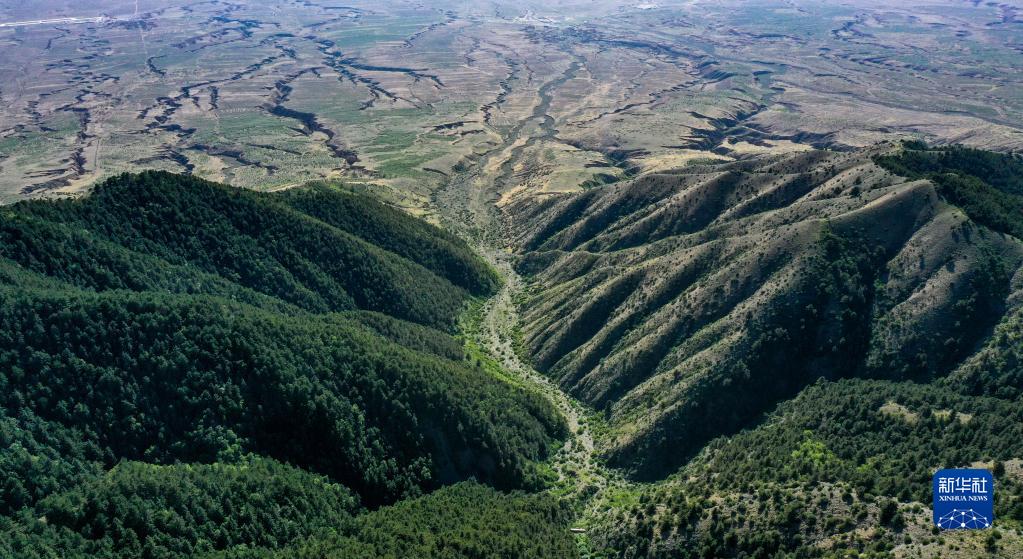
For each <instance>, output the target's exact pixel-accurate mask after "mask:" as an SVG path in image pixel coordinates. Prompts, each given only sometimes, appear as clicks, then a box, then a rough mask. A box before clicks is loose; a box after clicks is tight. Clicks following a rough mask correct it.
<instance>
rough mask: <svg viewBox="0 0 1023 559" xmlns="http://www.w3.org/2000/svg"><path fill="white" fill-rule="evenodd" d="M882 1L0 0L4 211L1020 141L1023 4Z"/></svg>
mask: <svg viewBox="0 0 1023 559" xmlns="http://www.w3.org/2000/svg"><path fill="white" fill-rule="evenodd" d="M552 4H553V5H552ZM887 4H890V3H885V2H871V1H864V0H857V1H856V2H847V3H842V4H838V3H820V2H810V1H808V0H807V1H802V0H787V1H783V0H757V1H753V2H739V1H726V2H710V1H699V0H697V1H686V2H642V3H639V2H626V1H617V0H605V1H599V2H581V1H571V2H558V3H541V2H533V1H522V2H486V3H478V2H474V3H462V2H443V1H442V2H429V3H421V2H411V1H390V2H367V1H361V0H359V1H354V2H346V3H345V4H344V5H337V4H336V3H331V2H325V1H319V2H317V1H312V0H302V1H272V2H254V1H244V0H238V1H225V0H212V1H202V2H195V1H188V0H185V1H181V0H171V1H168V2H162V1H161V2H156V1H153V0H138V1H135V0H131V1H112V2H84V3H83V2H61V1H57V2H46V3H42V4H38V3H33V4H32V5H24V4H23V3H16V2H0V47H2V48H3V52H4V56H3V57H2V59H0V76H2V77H3V78H4V79H2V80H0V199H2V200H5V201H11V200H15V199H19V198H23V197H29V196H43V195H57V194H67V193H75V192H79V191H81V190H82V189H84V188H87V187H88V186H89V185H91V184H93V183H95V182H96V181H97V180H99V179H102V178H104V177H107V176H110V175H113V174H117V173H120V172H122V171H125V170H137V169H139V168H157V169H166V170H172V171H176V172H185V173H192V174H196V175H199V176H202V177H204V178H208V179H212V180H218V181H224V182H227V183H229V184H234V185H238V186H244V187H254V188H264V189H272V188H283V187H288V186H293V185H296V184H300V183H303V182H306V181H309V180H313V179H336V178H344V179H345V180H346V181H348V182H350V183H359V184H367V185H370V184H372V185H373V186H372V187H371V188H372V189H374V190H376V191H377V193H378V194H382V195H384V196H385V197H387V198H389V199H391V200H392V201H393V202H395V203H397V204H399V205H401V206H403V207H406V208H408V209H411V210H413V211H415V212H416V213H421V214H435V213H436V211H437V208H436V204H433V203H431V198H432V197H433V196H434V193H435V192H436V191H437V190H438V188H440V187H442V186H444V185H445V184H446V183H447V182H448V181H449V179H450V177H451V176H452V175H453V174H455V173H458V172H459V171H460V170H462V169H465V168H467V167H469V166H471V165H473V164H474V163H476V162H478V161H479V160H480V159H481V158H482V157H484V156H486V159H487V165H486V167H485V168H483V169H482V171H483V173H484V175H485V178H486V180H485V183H486V184H484V185H483V187H484V188H486V189H487V191H488V192H489V194H490V195H492V196H496V195H508V194H510V193H511V194H518V193H527V194H535V193H557V192H565V191H572V190H578V189H580V188H582V187H587V186H593V185H597V184H604V183H608V182H613V181H616V180H619V179H621V178H623V177H627V176H629V175H631V174H634V173H635V172H637V171H648V170H658V169H667V168H672V167H676V166H678V165H680V164H683V163H684V162H686V161H688V160H691V159H693V158H706V157H716V158H737V157H738V158H741V157H747V156H749V155H751V154H757V153H763V152H790V151H798V150H805V149H808V148H809V147H811V146H814V147H850V146H863V145H869V144H873V143H875V142H876V141H878V140H881V139H885V138H890V137H893V136H904V135H912V136H920V137H924V138H926V139H928V140H931V141H937V142H948V141H955V142H961V143H967V144H973V145H976V146H980V147H987V148H995V149H1000V150H1007V149H1018V148H1020V147H1021V146H1023V132H1021V125H1023V118H1021V115H1023V112H1021V107H1023V94H1021V92H1023V87H1020V85H1021V84H1020V79H1021V74H1020V72H1019V57H1020V53H1021V51H1023V47H1021V46H1020V45H1023V25H1021V23H1020V22H1021V18H1023V16H1020V15H1019V14H1020V12H1019V11H1018V10H1017V9H1016V8H1014V7H1013V5H1012V4H1011V3H1001V4H999V3H987V2H968V1H961V0H937V1H935V2H928V3H926V4H924V3H917V2H910V3H907V5H905V6H903V5H902V4H900V5H899V6H891V5H887ZM368 188H370V187H368Z"/></svg>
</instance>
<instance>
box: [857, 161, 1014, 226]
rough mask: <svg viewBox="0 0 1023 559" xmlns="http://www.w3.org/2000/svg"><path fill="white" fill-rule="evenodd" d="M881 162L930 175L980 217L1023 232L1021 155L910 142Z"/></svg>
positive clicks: (909, 172)
mask: <svg viewBox="0 0 1023 559" xmlns="http://www.w3.org/2000/svg"><path fill="white" fill-rule="evenodd" d="M877 162H878V163H879V164H880V165H881V166H883V167H885V168H886V169H888V170H890V171H891V172H893V173H896V174H898V175H901V176H904V177H907V178H911V179H928V180H930V181H931V182H933V183H934V184H935V185H936V186H937V187H938V189H939V191H940V192H941V195H942V196H944V197H945V198H947V199H948V200H949V201H950V202H951V203H953V204H955V205H957V206H959V207H960V208H962V209H963V211H965V212H966V213H967V215H969V216H970V217H971V218H972V219H974V220H975V221H977V222H978V223H982V224H984V225H987V226H988V227H990V228H992V229H994V230H995V231H1000V232H1002V233H1008V234H1010V235H1014V236H1016V237H1019V238H1023V157H1020V156H1018V155H1014V154H1006V153H995V152H991V151H984V150H979V149H972V148H967V147H963V146H948V147H934V148H928V147H927V146H926V145H925V144H923V143H922V142H906V143H905V144H904V149H903V150H902V151H901V152H900V153H898V154H895V155H887V156H882V157H878V158H877Z"/></svg>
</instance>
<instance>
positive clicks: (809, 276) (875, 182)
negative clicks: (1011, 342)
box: [506, 148, 1023, 479]
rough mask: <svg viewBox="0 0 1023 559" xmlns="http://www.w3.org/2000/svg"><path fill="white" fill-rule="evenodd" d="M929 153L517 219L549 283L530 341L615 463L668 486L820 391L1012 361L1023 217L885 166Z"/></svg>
mask: <svg viewBox="0 0 1023 559" xmlns="http://www.w3.org/2000/svg"><path fill="white" fill-rule="evenodd" d="M914 153H915V152H913V151H909V152H905V151H898V150H896V149H895V148H879V149H876V150H874V151H861V152H854V153H831V152H809V153H804V154H799V155H792V156H786V157H771V158H759V159H753V160H749V161H744V162H736V163H727V164H718V165H692V166H689V167H685V168H682V169H680V170H678V171H675V172H672V173H662V174H653V175H646V176H643V177H641V178H639V179H636V180H634V181H632V182H629V183H623V184H616V185H611V186H606V187H602V188H595V189H591V190H588V191H585V192H583V193H580V194H576V195H570V196H555V197H551V198H548V199H546V200H542V201H539V202H534V201H520V202H518V203H516V204H515V205H513V206H511V207H508V208H506V211H507V212H508V213H509V214H510V216H511V217H512V219H511V220H510V223H512V224H513V225H512V226H513V227H515V228H517V229H516V230H517V231H518V232H519V236H518V239H519V241H518V242H519V245H520V246H521V247H522V250H523V252H524V255H523V259H522V262H521V264H520V268H521V270H522V271H523V272H526V273H527V274H530V275H531V276H532V280H533V290H532V293H533V295H532V297H530V298H529V299H528V300H527V301H526V303H525V305H526V313H525V315H524V316H525V319H526V324H525V327H524V335H525V342H526V344H527V346H528V347H529V349H530V350H531V351H532V353H533V355H534V356H535V359H536V363H537V364H538V365H539V366H540V367H541V368H542V369H544V370H547V371H548V372H549V373H550V374H551V375H553V376H554V377H555V378H557V379H558V380H559V381H560V382H561V384H562V386H564V387H565V388H566V389H568V390H569V391H570V392H571V393H573V394H575V395H577V396H578V397H580V398H581V399H583V400H585V401H587V402H589V403H590V404H592V405H594V406H596V407H598V408H600V409H603V410H606V411H607V413H608V414H609V417H610V419H611V424H612V426H613V429H614V433H613V435H612V437H611V438H610V440H611V441H612V442H611V443H610V445H609V446H608V447H607V448H606V449H605V450H606V454H607V456H608V458H609V459H610V460H611V462H612V463H613V464H616V465H619V466H622V467H625V468H627V469H629V470H631V471H632V472H633V474H634V475H636V476H638V477H641V478H647V479H657V478H660V477H663V476H665V475H667V474H669V473H671V472H673V471H674V470H675V469H676V468H677V467H678V466H680V465H681V464H683V463H684V462H685V461H686V460H687V459H688V457H691V456H692V455H694V454H695V453H696V452H698V451H699V450H700V448H701V447H702V446H703V444H704V443H706V442H707V441H708V440H710V439H711V438H713V437H714V436H716V435H722V434H729V433H734V432H736V431H738V430H739V429H741V428H743V427H744V426H747V425H749V424H750V422H751V421H753V420H755V419H756V418H757V417H758V416H760V414H762V413H764V412H766V411H768V410H770V409H771V408H772V407H773V406H774V405H775V404H776V403H777V402H779V401H782V400H785V399H788V398H791V397H793V396H794V395H796V394H797V393H798V392H799V391H800V390H801V389H802V388H804V387H805V386H807V385H808V384H810V383H812V382H814V381H815V380H816V379H817V378H819V377H824V378H828V379H835V378H841V377H851V376H857V377H872V378H885V379H911V380H916V381H922V382H929V381H932V380H935V379H940V378H942V377H945V376H947V375H949V374H952V373H953V372H955V371H957V370H959V369H960V368H965V369H969V368H970V363H971V359H979V358H980V357H971V356H974V355H982V354H983V352H984V351H988V349H987V346H990V345H991V344H997V343H999V342H998V341H997V340H998V337H992V332H993V330H994V329H995V328H996V326H1000V327H1002V328H1008V327H1010V326H1009V324H1010V323H1011V322H1012V320H1014V319H1013V317H1014V316H1016V315H1017V314H1018V309H1019V306H1020V302H1021V300H1020V298H1021V297H1023V273H1021V272H1020V266H1021V263H1023V242H1021V241H1020V239H1019V238H1017V237H1015V236H1012V235H1011V234H1009V233H1010V231H1008V230H1003V231H993V230H992V229H991V228H989V227H987V226H985V225H984V224H985V223H989V224H991V225H992V226H993V223H992V222H991V219H995V218H989V217H985V216H990V215H1003V213H1004V214H1005V215H1014V216H1016V217H1017V221H1019V222H1023V214H1021V213H1019V212H1018V211H1017V210H1016V209H1015V207H1014V206H1012V205H1011V203H1006V204H1002V205H997V206H996V205H995V204H994V203H989V202H987V201H985V202H983V204H984V205H985V209H983V210H976V209H975V208H974V206H975V205H974V204H973V203H972V202H971V201H960V203H961V205H962V206H963V208H966V209H962V208H960V207H958V206H957V205H954V204H953V203H952V202H953V200H952V199H951V198H952V197H951V196H950V195H949V194H948V189H947V188H946V187H944V186H941V185H940V183H938V184H936V182H935V181H934V180H929V179H930V175H926V177H925V174H924V173H923V172H922V171H920V174H918V175H917V174H914V176H913V177H911V178H903V177H901V176H899V175H895V174H893V173H892V172H890V171H888V170H887V169H886V168H885V167H888V168H893V165H894V163H895V162H896V161H914V160H915V157H916V156H915V155H914ZM962 153H969V152H962ZM875 157H876V158H877V162H875ZM962 159H963V162H962V165H969V164H970V163H969V161H970V160H972V159H971V158H967V157H963V158H962ZM942 160H943V161H945V162H946V164H947V165H953V164H954V163H952V162H951V159H949V158H944V159H942ZM1014 161H1015V160H1014ZM879 163H881V164H884V165H885V167H882V166H880V165H879ZM908 164H909V163H907V165H908ZM962 165H961V166H962ZM998 168H999V169H1005V167H998ZM1008 169H1009V170H1012V169H1017V167H1010V168H1008ZM936 171H937V169H936ZM961 172H962V174H963V175H962V176H966V175H967V174H968V172H969V169H964V170H962V171H961ZM977 172H978V173H979V172H980V171H977ZM956 176H959V175H956ZM970 176H971V177H972V176H973V175H970ZM1020 176H1023V173H1021V174H1020V175H1019V176H1016V177H1000V178H999V179H998V181H994V180H992V179H990V177H989V176H988V175H984V176H983V177H974V178H972V179H969V180H973V181H977V182H978V184H987V183H985V182H984V180H985V179H988V180H992V182H997V184H993V185H991V186H987V187H986V191H994V192H996V193H998V194H999V195H1003V197H1004V198H1005V199H1006V200H1009V201H1010V202H1011V201H1012V200H1018V198H1017V196H1018V195H1017V194H1015V193H1013V192H1012V191H1010V190H1008V189H1005V188H1003V187H1001V186H998V185H1003V184H1015V185H1017V186H1018V184H1019V177H1020ZM957 180H958V179H957ZM961 180H967V179H961ZM1013 181H1015V182H1013ZM996 188H1002V189H1001V190H996ZM962 196H969V194H963V195H962ZM977 205H978V206H979V204H977ZM991 207H995V208H996V209H991ZM1012 212H1016V213H1014V214H1013V213H1012ZM1002 229H1004V228H1002ZM978 351H980V352H981V353H980V354H978ZM1014 367H1015V368H1018V364H1017V365H1010V366H1008V367H1006V368H1007V369H1011V371H1005V372H1004V373H999V374H1000V375H1001V377H1000V378H999V379H993V380H991V382H992V383H996V384H998V385H999V387H998V388H996V387H991V388H990V389H989V390H990V391H997V390H1011V389H1009V388H1002V387H1001V384H1003V381H1006V379H1010V380H1011V379H1013V378H1014V377H1013V375H1017V374H1018V371H1016V369H1015V368H1014ZM957 374H966V373H957Z"/></svg>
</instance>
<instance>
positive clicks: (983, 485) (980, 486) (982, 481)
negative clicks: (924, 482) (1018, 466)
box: [933, 469, 995, 530]
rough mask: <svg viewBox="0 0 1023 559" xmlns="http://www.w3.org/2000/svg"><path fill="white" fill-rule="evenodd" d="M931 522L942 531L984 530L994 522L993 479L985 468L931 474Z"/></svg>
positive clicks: (942, 471) (940, 471) (941, 471)
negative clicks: (932, 513) (932, 486)
mask: <svg viewBox="0 0 1023 559" xmlns="http://www.w3.org/2000/svg"><path fill="white" fill-rule="evenodd" d="M933 484H934V524H935V525H936V526H937V527H938V528H941V529H942V530H983V529H985V528H990V527H991V525H992V524H993V523H994V521H995V478H994V476H993V475H991V472H990V471H988V470H980V469H969V470H939V471H938V473H936V474H934V480H933Z"/></svg>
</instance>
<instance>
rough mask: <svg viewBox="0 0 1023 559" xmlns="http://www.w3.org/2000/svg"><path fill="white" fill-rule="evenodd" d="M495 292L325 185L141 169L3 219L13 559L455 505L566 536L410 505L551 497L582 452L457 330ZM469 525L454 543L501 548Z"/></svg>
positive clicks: (4, 454)
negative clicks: (572, 457) (555, 465)
mask: <svg viewBox="0 0 1023 559" xmlns="http://www.w3.org/2000/svg"><path fill="white" fill-rule="evenodd" d="M497 285H498V279H497V277H496V275H495V274H494V272H493V271H492V270H491V269H490V268H489V267H488V266H487V265H486V264H485V263H484V262H482V261H481V260H480V259H479V258H478V257H476V256H475V255H474V254H473V253H472V251H471V250H470V249H469V248H468V247H467V246H466V245H465V244H464V243H462V242H461V241H459V240H457V239H456V238H454V237H453V236H451V235H450V234H448V233H445V232H443V231H441V230H439V229H437V228H435V227H433V226H431V225H428V224H426V223H424V222H421V221H418V220H416V219H414V218H411V217H408V216H406V215H404V214H403V213H401V212H399V211H397V210H393V209H391V208H389V207H387V206H384V205H382V204H380V203H378V202H375V201H373V200H370V199H368V198H365V197H362V196H357V195H354V194H351V193H346V192H343V191H338V190H336V189H331V188H329V187H325V186H320V187H312V188H309V189H297V190H294V191H290V192H285V193H274V194H267V193H256V192H251V191H243V190H238V189H234V188H230V187H226V186H222V185H218V184H214V183H209V182H206V181H202V180H199V179H195V178H191V177H183V176H178V175H172V174H168V173H162V172H146V173H142V174H138V175H122V176H118V177H115V178H113V179H110V180H108V181H106V182H104V183H103V184H101V185H99V186H97V187H96V188H95V190H94V191H93V192H92V193H91V194H89V195H88V196H86V197H83V198H80V199H75V200H60V201H33V202H24V203H19V204H15V205H13V206H8V207H4V208H2V209H0V324H2V328H0V387H2V390H0V412H2V416H0V473H2V476H0V477H2V479H3V480H4V483H3V486H2V487H0V515H2V516H3V520H0V531H2V532H3V533H4V536H3V537H2V538H0V540H2V541H3V542H4V543H3V544H0V550H2V554H3V555H4V556H14V557H35V556H39V557H46V556H54V555H59V556H65V557H66V556H110V557H136V556H151V557H193V556H197V555H200V554H203V553H212V552H215V551H231V550H237V549H239V548H245V549H248V548H253V549H256V548H259V549H264V550H266V551H271V550H273V549H277V548H281V547H283V546H285V545H291V544H296V545H297V544H298V543H299V542H300V541H304V540H305V539H308V538H310V537H312V536H313V535H334V536H337V537H343V538H349V539H351V540H352V541H360V540H359V538H360V537H364V538H371V536H369V535H365V534H368V533H370V532H372V526H373V523H374V522H385V521H388V520H386V519H387V518H391V517H389V516H388V513H387V512H383V511H386V510H388V509H386V507H385V509H381V511H378V512H373V513H372V514H373V515H374V516H371V517H367V519H363V516H364V515H365V514H366V512H367V510H372V509H377V508H379V507H381V506H385V505H393V504H395V503H398V502H401V503H403V505H402V506H405V507H408V508H410V509H415V508H416V507H429V506H431V505H430V503H432V502H434V501H436V500H444V499H447V501H445V502H452V501H460V500H465V501H474V502H476V501H481V503H480V506H482V503H490V504H491V505H492V506H493V507H496V508H500V507H508V508H509V510H512V509H514V510H519V509H520V508H521V511H520V513H519V514H520V516H521V518H522V521H523V522H524V523H526V524H528V522H529V521H530V520H529V519H531V518H532V516H531V515H533V514H536V515H539V517H538V518H542V522H540V521H536V522H537V523H539V524H543V525H544V526H546V528H545V529H546V530H549V531H550V534H551V537H552V538H554V539H555V540H557V538H559V537H561V538H564V537H567V536H566V535H565V534H566V533H567V531H566V530H565V529H564V526H563V522H566V521H567V520H565V518H566V517H565V515H564V513H563V511H561V509H560V508H559V507H560V505H558V504H557V503H553V502H541V501H543V497H524V496H521V495H519V494H514V493H513V494H505V493H501V492H498V491H494V490H492V489H487V488H483V487H478V488H476V486H475V485H474V484H472V483H470V484H469V485H467V486H465V487H464V488H462V489H455V490H452V492H450V493H444V494H443V495H446V496H445V497H441V496H437V497H423V498H424V499H426V500H425V501H418V500H416V498H418V497H420V496H421V495H423V494H425V493H428V492H431V491H433V490H436V489H438V488H440V487H442V486H446V485H450V484H453V483H458V482H462V481H465V480H469V479H475V480H477V481H478V482H482V483H486V484H489V485H491V486H493V487H496V488H498V489H502V490H514V489H531V488H537V487H539V486H541V485H542V483H543V479H542V476H543V474H542V473H541V471H540V469H539V468H538V466H537V464H536V462H537V461H538V460H542V459H543V458H544V457H546V456H547V454H548V452H549V449H550V448H552V445H553V444H554V443H555V441H557V440H558V439H560V438H563V437H564V436H565V435H566V427H565V424H564V420H563V419H562V418H561V416H560V415H559V414H558V413H557V412H556V411H555V410H554V409H553V407H552V406H551V405H550V404H549V403H548V402H547V400H545V399H544V398H543V397H542V396H540V395H538V394H537V393H535V392H532V391H530V390H527V389H525V388H523V387H521V386H512V385H510V384H508V383H506V382H504V381H503V380H501V379H499V378H497V377H496V376H494V375H493V374H492V373H491V372H488V371H487V370H486V369H485V368H484V367H483V366H482V365H481V364H480V363H479V362H478V361H475V362H473V361H471V360H469V359H468V358H467V357H466V356H465V353H464V351H463V350H462V346H461V343H460V342H458V341H457V340H456V339H455V338H453V337H452V335H451V334H452V333H453V332H454V325H455V323H456V322H457V320H458V317H459V315H460V314H461V312H462V311H463V309H464V308H465V306H466V305H467V303H468V302H469V301H470V299H471V298H472V297H473V296H474V295H487V294H489V293H492V292H493V291H494V290H495V289H496V287H497ZM431 499H433V500H431ZM405 503H408V504H405ZM417 503H418V504H417ZM466 510H468V509H466ZM392 514H397V513H392ZM424 514H425V513H424ZM470 520H471V519H469V518H467V517H458V518H452V519H449V520H447V522H449V527H448V528H447V529H449V530H451V531H452V535H451V536H450V539H451V541H452V542H455V543H459V544H465V545H479V544H478V542H476V543H473V542H474V541H475V540H473V538H483V537H489V536H484V535H481V534H480V533H478V532H476V531H475V530H476V529H477V527H474V526H473V524H472V523H471V522H470ZM552 522H553V523H552ZM460 523H461V524H460ZM459 526H461V527H460V528H459ZM408 529H409V531H410V533H419V532H416V531H417V530H422V531H424V532H422V533H425V532H426V531H431V530H432V528H430V527H428V526H425V525H424V526H410V527H409V528H408ZM360 534H363V535H360ZM371 539H372V538H371ZM505 543H506V544H508V545H513V546H514V545H519V544H522V542H519V541H518V536H517V535H515V534H512V533H511V532H509V535H508V538H507V540H506V542H505ZM366 545H368V546H369V547H367V549H372V548H373V547H372V546H373V545H378V544H376V543H372V542H369V543H367V544H366ZM393 545H394V546H397V547H394V549H400V547H401V546H400V545H399V544H398V543H395V544H393ZM523 545H524V544H523Z"/></svg>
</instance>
